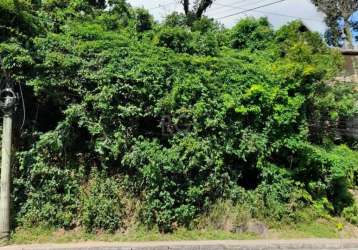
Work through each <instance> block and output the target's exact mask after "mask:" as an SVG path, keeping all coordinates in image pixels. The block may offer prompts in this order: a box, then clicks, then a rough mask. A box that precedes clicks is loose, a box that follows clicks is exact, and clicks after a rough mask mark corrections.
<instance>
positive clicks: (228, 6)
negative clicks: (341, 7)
mask: <svg viewBox="0 0 358 250" xmlns="http://www.w3.org/2000/svg"><path fill="white" fill-rule="evenodd" d="M217 5H220V6H223V7H227V8H232V9H241V10H243V11H246V9H243V8H239V7H235V6H230V5H225V4H220V3H217ZM252 12H258V13H263V14H267V15H274V16H282V17H289V18H297V19H302V20H309V21H314V22H319V23H322V21H321V20H318V19H314V18H308V17H299V16H291V15H285V14H281V13H275V12H268V11H260V10H252Z"/></svg>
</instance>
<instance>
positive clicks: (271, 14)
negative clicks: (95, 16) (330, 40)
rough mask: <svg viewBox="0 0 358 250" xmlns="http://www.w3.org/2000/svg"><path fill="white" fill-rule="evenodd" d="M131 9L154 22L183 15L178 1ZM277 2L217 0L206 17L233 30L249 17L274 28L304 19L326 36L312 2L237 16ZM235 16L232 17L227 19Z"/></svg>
mask: <svg viewBox="0 0 358 250" xmlns="http://www.w3.org/2000/svg"><path fill="white" fill-rule="evenodd" d="M127 1H128V2H129V3H130V4H131V5H132V6H136V7H144V8H146V9H149V11H150V13H151V14H152V15H154V17H155V19H156V20H158V21H160V20H162V19H163V18H164V17H165V16H166V15H168V14H169V13H171V12H173V11H178V12H181V11H182V6H181V5H180V4H179V0H127ZM274 2H277V0H217V1H216V2H215V3H214V4H213V5H212V6H211V8H210V9H209V10H208V11H207V13H206V15H208V16H210V17H214V18H216V19H217V20H219V21H220V22H221V23H223V24H224V25H225V26H226V27H231V26H233V25H234V24H235V23H237V22H238V21H239V20H240V18H244V17H246V16H253V17H261V16H267V17H268V19H269V20H270V22H271V24H272V25H273V26H274V27H276V28H277V27H280V26H282V25H283V24H285V23H287V22H289V21H292V20H296V19H301V20H302V21H303V22H304V23H305V24H306V25H307V26H308V27H309V28H310V29H311V30H312V31H318V32H320V33H324V31H325V30H326V25H325V24H324V21H323V20H324V15H323V14H322V13H320V12H318V11H317V9H316V7H315V6H314V5H313V4H312V3H311V1H310V0H285V1H283V2H279V3H276V4H273V5H270V6H266V7H263V8H259V9H257V10H253V11H248V12H245V13H242V14H236V13H238V12H241V11H245V10H249V9H253V8H256V7H259V6H262V5H267V4H270V3H274ZM229 15H232V16H230V17H226V16H229Z"/></svg>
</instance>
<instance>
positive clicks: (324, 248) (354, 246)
mask: <svg viewBox="0 0 358 250" xmlns="http://www.w3.org/2000/svg"><path fill="white" fill-rule="evenodd" d="M2 249H9V250H72V249H73V250H284V249H285V250H291V249H295V250H312V249H315V250H333V249H344V250H358V239H357V240H325V239H319V240H318V239H308V240H253V241H172V242H139V243H138V242H134V243H130V242H127V243H104V242H84V243H76V244H46V245H22V246H20V245H18V246H5V247H0V250H2Z"/></svg>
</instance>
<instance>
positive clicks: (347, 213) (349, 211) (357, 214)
mask: <svg viewBox="0 0 358 250" xmlns="http://www.w3.org/2000/svg"><path fill="white" fill-rule="evenodd" d="M342 215H343V218H345V219H346V220H347V221H348V222H350V223H352V224H354V225H358V206H357V204H353V205H352V206H350V207H346V208H345V209H343V212H342Z"/></svg>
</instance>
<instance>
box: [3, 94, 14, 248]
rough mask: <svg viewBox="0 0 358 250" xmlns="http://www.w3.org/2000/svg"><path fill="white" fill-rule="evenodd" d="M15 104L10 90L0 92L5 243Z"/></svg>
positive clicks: (5, 238)
mask: <svg viewBox="0 0 358 250" xmlns="http://www.w3.org/2000/svg"><path fill="white" fill-rule="evenodd" d="M16 102H17V98H16V94H15V92H14V91H13V89H12V88H5V89H4V90H2V91H1V92H0V108H1V110H2V111H3V114H4V116H3V128H2V129H3V133H2V148H1V152H2V153H1V180H0V240H1V241H7V240H8V239H9V236H10V184H11V139H12V116H13V113H14V110H15V105H16Z"/></svg>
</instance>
